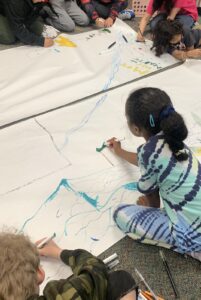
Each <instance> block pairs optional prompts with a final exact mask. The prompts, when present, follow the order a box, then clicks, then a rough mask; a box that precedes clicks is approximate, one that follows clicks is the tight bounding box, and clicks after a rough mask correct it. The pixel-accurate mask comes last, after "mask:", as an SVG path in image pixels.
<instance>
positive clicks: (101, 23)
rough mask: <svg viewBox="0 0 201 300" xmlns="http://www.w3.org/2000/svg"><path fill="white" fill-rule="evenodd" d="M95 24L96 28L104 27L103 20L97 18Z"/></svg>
mask: <svg viewBox="0 0 201 300" xmlns="http://www.w3.org/2000/svg"><path fill="white" fill-rule="evenodd" d="M95 23H96V26H98V27H101V28H102V27H105V20H104V19H103V18H97V19H96V21H95Z"/></svg>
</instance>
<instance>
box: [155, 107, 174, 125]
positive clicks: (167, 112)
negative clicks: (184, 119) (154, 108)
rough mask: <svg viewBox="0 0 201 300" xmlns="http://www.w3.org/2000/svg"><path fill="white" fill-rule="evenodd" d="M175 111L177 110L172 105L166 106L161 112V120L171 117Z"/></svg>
mask: <svg viewBox="0 0 201 300" xmlns="http://www.w3.org/2000/svg"><path fill="white" fill-rule="evenodd" d="M173 112H175V109H174V107H173V106H172V105H167V106H165V107H164V108H163V109H162V110H161V112H160V115H159V121H162V120H163V119H165V118H167V117H169V116H170V115H171V114H172V113H173Z"/></svg>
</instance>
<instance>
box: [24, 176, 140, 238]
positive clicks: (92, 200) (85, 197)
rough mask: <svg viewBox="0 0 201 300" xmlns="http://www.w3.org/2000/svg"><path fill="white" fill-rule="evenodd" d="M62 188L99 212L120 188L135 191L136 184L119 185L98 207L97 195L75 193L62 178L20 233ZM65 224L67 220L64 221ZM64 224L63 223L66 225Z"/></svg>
mask: <svg viewBox="0 0 201 300" xmlns="http://www.w3.org/2000/svg"><path fill="white" fill-rule="evenodd" d="M62 187H64V188H65V189H66V190H67V191H71V192H73V193H74V194H75V196H76V197H79V198H80V197H81V198H82V199H83V200H85V201H86V202H88V203H89V204H90V205H92V206H93V208H95V209H96V210H97V211H101V210H103V209H104V208H105V206H107V204H108V203H109V202H110V201H111V199H112V197H113V196H114V195H115V194H116V193H117V192H118V191H119V190H121V189H122V188H123V189H125V190H133V191H135V190H137V183H136V182H132V183H127V184H124V185H121V186H120V187H118V188H116V189H115V190H114V191H113V192H112V193H111V194H110V195H109V197H108V198H107V199H106V201H105V203H104V204H103V205H99V196H98V195H97V196H96V197H95V198H92V197H91V196H89V195H87V193H85V192H80V191H76V190H75V189H74V188H73V187H72V185H70V184H69V181H68V180H67V179H65V178H63V179H62V180H61V181H60V183H59V185H58V186H57V187H56V189H55V190H54V191H53V192H52V193H51V194H50V196H49V197H48V198H47V199H45V201H44V202H43V203H42V204H41V205H40V207H39V208H38V209H37V210H36V212H35V213H34V214H33V215H32V216H31V217H29V218H28V219H27V220H26V221H25V222H24V223H23V225H22V227H21V229H20V232H22V231H23V230H24V229H25V227H26V226H27V224H28V223H29V222H30V221H32V220H33V219H34V218H35V217H36V216H37V214H38V213H39V212H40V210H41V209H42V208H43V207H44V206H46V205H47V204H48V203H50V202H52V201H53V200H55V198H56V197H57V195H58V193H59V191H60V189H61V188H62ZM66 222H67V220H66ZM66 222H65V223H66Z"/></svg>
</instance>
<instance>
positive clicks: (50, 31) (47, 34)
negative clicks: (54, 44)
mask: <svg viewBox="0 0 201 300" xmlns="http://www.w3.org/2000/svg"><path fill="white" fill-rule="evenodd" d="M58 34H59V30H57V29H56V28H54V27H52V26H50V25H46V24H45V25H44V28H43V32H42V36H43V37H44V38H50V39H54V38H56V37H57V35H58Z"/></svg>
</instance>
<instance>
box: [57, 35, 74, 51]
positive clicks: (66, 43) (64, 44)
mask: <svg viewBox="0 0 201 300" xmlns="http://www.w3.org/2000/svg"><path fill="white" fill-rule="evenodd" d="M55 42H56V43H57V44H58V45H59V46H62V47H72V48H75V47H77V45H76V44H74V43H73V42H72V41H70V40H69V39H67V38H66V37H64V36H62V35H60V36H58V37H57V39H56V40H55Z"/></svg>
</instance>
